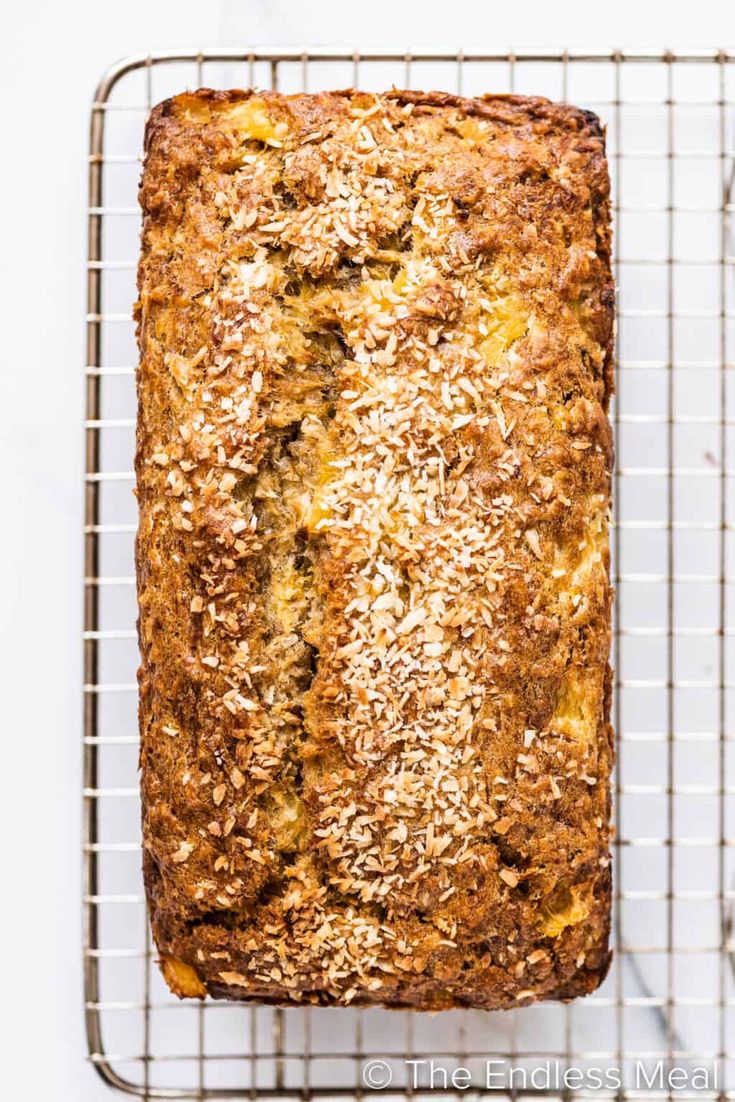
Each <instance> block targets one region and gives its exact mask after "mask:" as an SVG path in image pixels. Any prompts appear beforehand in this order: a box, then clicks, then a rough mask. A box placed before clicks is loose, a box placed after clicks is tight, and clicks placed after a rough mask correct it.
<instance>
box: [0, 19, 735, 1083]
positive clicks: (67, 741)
mask: <svg viewBox="0 0 735 1102" xmlns="http://www.w3.org/2000/svg"><path fill="white" fill-rule="evenodd" d="M724 10H725V7H724V5H723V4H721V3H719V2H717V0H699V2H698V3H697V4H696V6H694V5H681V6H674V5H671V4H668V3H659V2H653V3H649V4H647V5H642V4H640V3H634V2H630V0H622V2H619V3H616V4H615V5H611V6H609V7H605V6H603V5H600V4H590V3H563V2H561V3H557V4H550V3H548V0H545V2H536V0H526V3H524V4H508V5H497V4H490V3H488V4H480V3H477V0H475V2H472V0H452V2H451V3H446V2H445V3H439V2H437V0H423V2H422V3H407V2H404V3H402V4H399V3H397V2H396V0H370V2H369V4H367V5H348V4H345V3H344V2H335V0H312V2H311V3H309V4H296V3H294V4H289V3H286V2H274V3H267V2H266V0H258V2H255V0H254V2H251V3H239V2H237V0H220V2H217V0H209V2H208V3H206V4H205V3H203V2H202V0H198V2H197V3H193V2H191V0H178V2H169V0H167V2H160V3H153V2H151V0H147V2H142V0H126V2H125V3H124V4H122V3H121V4H102V3H100V2H99V0H97V2H96V3H92V2H91V0H67V2H66V3H63V4H60V3H58V2H56V3H52V2H50V0H45V2H44V0H26V2H24V3H15V4H13V5H8V6H6V8H5V11H4V14H3V15H2V17H0V19H1V20H2V24H1V25H0V36H1V37H2V40H3V42H4V51H3V53H4V57H3V62H2V66H0V106H1V110H0V118H1V119H2V145H3V167H2V171H0V192H1V193H2V194H1V202H0V209H2V210H3V212H4V215H5V217H4V220H3V227H2V231H3V232H2V238H1V239H0V282H1V287H0V302H2V304H3V315H4V318H5V339H4V341H3V343H2V348H1V350H0V360H1V369H0V388H1V389H0V408H1V409H2V411H3V416H2V418H1V419H0V460H1V461H2V466H1V467H0V470H2V473H3V494H2V511H1V512H0V516H2V518H3V535H2V538H1V539H0V556H1V561H2V566H3V578H4V587H3V589H4V592H3V600H2V612H1V613H0V648H1V651H2V660H3V664H2V669H3V674H4V676H3V679H2V680H3V697H2V713H1V714H2V737H3V742H4V751H3V755H2V759H1V760H2V765H3V774H4V776H3V784H2V791H3V799H2V801H1V804H2V816H3V837H4V838H5V839H6V846H5V854H4V860H3V874H4V875H3V883H4V893H3V894H4V907H3V921H2V923H1V926H2V929H3V932H4V936H3V939H2V945H3V948H4V952H3V954H2V957H3V963H2V979H3V988H4V991H5V1006H6V1007H7V1009H8V1014H7V1017H6V1024H5V1043H4V1044H3V1050H4V1052H3V1064H4V1067H3V1069H2V1080H1V1081H2V1084H3V1088H4V1089H3V1095H4V1097H7V1098H13V1099H25V1098H30V1097H33V1098H38V1099H49V1100H51V1099H53V1100H55V1102H56V1100H58V1102H66V1100H69V1102H92V1100H95V1099H100V1100H101V1099H104V1098H107V1097H110V1096H109V1092H108V1091H107V1089H106V1088H104V1087H103V1085H102V1084H101V1083H100V1082H99V1081H98V1080H97V1079H96V1077H95V1075H94V1074H93V1072H92V1071H91V1070H90V1068H89V1067H87V1066H86V1065H85V1064H84V1062H83V1034H82V1015H81V969H80V953H79V944H80V924H81V916H80V908H79V893H80V887H79V881H80V860H79V836H80V804H79V778H80V753H79V723H80V701H79V682H80V658H81V653H80V644H79V638H80V624H81V536H80V531H81V468H82V434H81V427H80V426H81V416H82V401H83V387H82V373H81V366H82V364H83V335H84V333H83V324H82V310H83V293H84V278H83V266H82V265H83V254H84V234H85V224H84V217H83V208H84V204H85V200H86V194H85V192H86V176H85V167H84V156H85V151H86V140H87V125H88V122H87V119H88V114H87V109H88V102H89V99H90V97H91V94H92V90H93V88H94V85H95V83H96V80H97V78H98V76H99V75H100V73H101V72H102V71H103V70H104V69H105V68H106V67H107V65H108V64H109V63H110V62H112V61H113V60H115V59H116V58H118V57H120V56H122V55H124V54H127V53H132V52H139V51H147V50H149V49H154V48H167V47H175V46H190V45H227V46H246V45H248V44H264V43H279V44H281V43H282V44H284V45H302V44H317V43H318V44H340V45H357V44H360V45H381V44H388V45H404V44H405V45H406V46H408V45H411V46H413V47H416V46H419V45H424V46H451V47H455V46H458V45H463V44H464V45H474V46H478V45H487V46H488V47H493V48H500V49H503V48H506V47H507V46H508V45H509V44H513V45H515V46H523V45H527V46H535V47H549V48H560V47H563V46H570V47H595V48H609V47H612V46H616V45H625V46H649V45H650V46H656V47H659V46H663V45H672V46H676V47H682V48H685V47H694V46H703V47H704V46H715V45H720V44H723V42H722V40H723V39H727V38H728V37H729V38H730V39H732V37H733V36H732V30H733V28H732V25H730V26H729V27H728V26H727V24H726V22H725V17H724V15H723V13H724ZM724 44H727V43H724Z"/></svg>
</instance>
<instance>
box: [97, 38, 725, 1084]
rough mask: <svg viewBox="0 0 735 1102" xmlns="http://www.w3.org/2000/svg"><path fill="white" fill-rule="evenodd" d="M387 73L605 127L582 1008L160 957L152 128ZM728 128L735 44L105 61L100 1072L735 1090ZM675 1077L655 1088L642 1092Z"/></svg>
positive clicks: (192, 54) (100, 95) (100, 311)
mask: <svg viewBox="0 0 735 1102" xmlns="http://www.w3.org/2000/svg"><path fill="white" fill-rule="evenodd" d="M391 84H397V85H402V86H404V87H419V88H420V87H423V88H436V87H438V88H444V89H448V90H451V89H457V90H459V91H462V92H464V93H467V94H471V93H475V92H481V91H483V90H487V89H492V90H494V91H518V92H527V93H541V94H547V95H549V96H550V97H551V98H554V99H562V100H566V99H568V100H569V101H570V102H576V103H579V104H581V105H583V106H587V107H591V108H592V109H594V110H596V111H597V112H598V113H599V114H600V115H601V117H602V118H603V120H604V121H605V122H606V123H607V126H608V146H609V154H610V162H611V170H612V175H613V186H614V195H615V213H616V237H615V261H616V271H617V278H618V286H619V330H618V367H617V382H618V393H617V398H616V401H615V409H614V419H615V429H616V434H617V452H618V467H617V472H616V476H615V481H616V499H615V520H616V525H615V530H614V573H615V581H616V586H617V594H618V596H617V602H616V606H615V629H616V630H615V650H614V658H615V667H616V696H615V719H616V727H617V732H618V767H617V773H616V777H617V781H616V795H617V829H618V837H617V842H616V883H617V892H616V899H615V937H614V940H615V945H616V957H615V963H614V966H613V969H612V971H611V975H610V976H609V977H608V980H607V981H606V983H605V984H604V986H603V987H602V989H601V990H600V992H599V993H598V994H596V995H594V996H592V997H590V998H588V999H586V1000H584V1001H582V1002H578V1003H575V1004H573V1005H571V1006H568V1007H561V1006H540V1007H531V1008H526V1009H523V1010H520V1011H516V1012H512V1013H510V1014H507V1013H506V1014H484V1013H481V1012H472V1011H464V1012H451V1013H447V1014H444V1015H439V1016H436V1017H431V1016H429V1015H421V1014H416V1015H414V1014H411V1013H400V1014H397V1013H396V1012H386V1011H379V1010H370V1011H360V1010H344V1011H334V1010H331V1011H328V1010H316V1009H312V1010H308V1009H303V1010H302V1009H299V1010H280V1009H272V1008H265V1007H264V1008H252V1007H247V1008H246V1007H241V1006H237V1005H233V1004H221V1003H213V1002H207V1003H205V1004H203V1005H201V1006H192V1005H191V1004H187V1003H178V1002H177V1001H176V1000H175V999H173V998H172V997H171V996H170V995H169V994H168V992H167V991H166V989H165V986H164V985H163V983H162V981H161V979H160V977H159V975H158V970H157V968H156V965H155V962H154V960H153V956H152V950H151V944H150V940H149V934H148V927H147V922H146V917H145V907H144V900H143V894H142V884H141V878H140V872H139V865H140V843H139V825H138V816H139V807H138V789H137V776H136V765H137V735H136V726H137V725H136V715H135V708H136V685H135V677H134V674H135V667H136V665H137V650H136V644H135V634H134V622H135V606H134V589H133V577H132V574H133V558H132V539H133V532H134V525H135V508H134V500H133V496H132V493H131V484H132V479H133V475H132V455H133V443H134V382H133V371H134V363H135V358H136V351H135V346H134V332H133V325H132V322H131V319H130V304H131V302H132V300H133V298H134V295H135V290H134V278H135V257H136V253H137V234H138V230H139V215H138V209H137V206H136V187H137V178H138V174H139V162H140V152H141V139H142V132H143V123H144V119H145V116H146V114H147V112H148V111H149V109H150V107H151V105H152V104H153V103H154V102H157V101H158V100H160V99H162V98H164V97H165V96H166V95H169V94H172V93H174V92H176V91H180V90H182V89H183V88H185V87H199V86H202V85H209V86H213V87H232V86H258V87H273V88H280V89H281V90H284V91H296V90H300V89H308V90H310V91H315V90H318V89H319V88H329V87H344V86H347V85H353V86H355V87H362V88H368V89H369V88H381V87H383V88H384V87H389V86H390V85H391ZM734 138H735V54H732V53H728V52H725V51H717V52H715V51H712V52H701V53H691V54H687V55H681V54H673V53H671V52H662V53H635V54H633V53H625V52H622V51H614V52H611V53H607V54H596V53H585V54H582V53H570V52H564V53H559V54H550V53H546V54H541V53H530V52H525V51H524V52H522V53H521V52H518V53H514V52H509V53H504V54H500V53H495V54H493V53H480V52H477V51H474V50H466V51H462V50H460V51H458V52H456V53H452V52H446V51H445V52H422V53H414V54H412V53H410V52H405V51H400V50H396V51H393V50H379V51H372V52H364V51H363V52H356V51H350V50H345V51H334V50H309V51H308V52H301V51H298V50H289V49H283V50H280V49H279V50H252V51H235V50H206V51H201V52H197V51H179V52H173V53H159V54H154V55H151V56H141V57H134V58H129V59H127V60H125V61H124V62H121V63H120V64H118V65H117V66H115V67H114V68H113V69H112V70H111V71H110V72H109V73H108V74H107V75H106V76H105V77H104V79H103V80H102V82H101V84H100V86H99V88H98V90H97V93H96V97H95V101H94V103H93V107H92V116H91V149H90V158H89V173H90V177H89V179H90V206H89V261H88V313H87V318H86V323H87V346H88V363H87V367H86V373H87V419H86V422H85V428H86V477H85V489H86V522H85V573H86V578H85V630H84V666H85V685H84V870H85V886H84V915H85V923H84V955H85V1008H86V1022H87V1031H88V1037H89V1052H90V1059H91V1061H92V1062H93V1064H94V1066H95V1067H96V1068H97V1069H98V1071H99V1072H100V1073H101V1075H102V1076H103V1078H104V1079H106V1080H107V1081H108V1082H109V1083H111V1084H113V1085H115V1086H117V1087H119V1088H122V1089H123V1090H124V1091H127V1092H128V1093H131V1094H136V1095H138V1096H140V1097H144V1098H198V1099H203V1098H222V1097H243V1098H251V1099H252V1098H256V1097H257V1096H261V1095H264V1096H269V1097H284V1098H285V1097H290V1096H295V1095H298V1096H300V1097H302V1098H312V1097H317V1096H324V1095H332V1096H334V1095H338V1096H344V1097H354V1096H357V1097H358V1098H359V1097H362V1095H363V1093H364V1083H363V1079H362V1072H363V1068H364V1065H365V1063H366V1061H368V1060H370V1059H372V1058H375V1057H381V1058H384V1059H386V1060H387V1061H388V1062H389V1065H390V1067H391V1071H392V1073H393V1085H392V1087H391V1088H390V1094H391V1097H393V1098H396V1097H398V1098H401V1099H404V1098H405V1099H407V1098H411V1097H413V1096H416V1097H417V1098H420V1097H421V1095H422V1093H423V1094H426V1093H429V1092H428V1086H430V1085H431V1084H429V1083H428V1082H425V1081H424V1080H423V1079H421V1081H419V1082H414V1081H412V1079H411V1076H410V1074H409V1072H408V1070H407V1068H406V1066H405V1063H404V1061H405V1058H407V1057H408V1058H411V1057H421V1056H423V1055H427V1056H433V1057H434V1059H435V1060H437V1061H438V1062H439V1063H440V1064H441V1065H442V1066H443V1067H444V1068H446V1069H449V1070H451V1069H452V1068H453V1067H455V1066H462V1067H467V1068H469V1069H471V1071H472V1075H473V1080H472V1081H473V1087H474V1088H475V1089H476V1092H480V1091H481V1090H482V1093H486V1092H485V1091H484V1089H483V1088H484V1087H485V1085H486V1083H485V1078H484V1075H485V1071H484V1060H485V1058H487V1057H494V1058H498V1059H505V1060H507V1061H508V1064H509V1065H513V1066H515V1067H516V1068H522V1069H525V1070H526V1072H527V1073H528V1072H530V1070H531V1069H533V1068H537V1069H538V1068H540V1067H541V1068H542V1067H543V1066H544V1062H545V1061H547V1060H549V1059H552V1060H556V1059H558V1060H560V1061H561V1062H562V1065H565V1066H572V1067H578V1068H581V1069H583V1070H588V1069H590V1068H591V1067H593V1066H597V1067H602V1068H606V1067H617V1068H620V1069H622V1073H623V1080H624V1082H623V1084H622V1086H620V1087H616V1086H613V1087H612V1088H611V1089H610V1090H602V1091H596V1092H594V1094H593V1093H592V1092H589V1093H586V1090H587V1088H585V1087H582V1088H580V1089H574V1088H573V1087H572V1088H570V1089H556V1088H555V1087H554V1085H553V1083H552V1085H551V1086H543V1085H542V1086H541V1087H540V1088H539V1089H535V1087H533V1088H532V1087H530V1086H528V1083H527V1084H526V1087H527V1089H524V1085H523V1083H522V1081H521V1080H519V1079H515V1080H514V1081H513V1084H511V1085H510V1086H509V1085H508V1081H507V1079H506V1080H504V1081H503V1083H502V1085H501V1086H500V1087H499V1088H498V1090H497V1093H498V1094H499V1095H500V1096H501V1097H505V1098H519V1099H520V1098H525V1097H537V1096H538V1095H543V1096H544V1097H553V1098H560V1099H561V1098H569V1097H575V1098H581V1097H592V1096H594V1097H595V1098H600V1097H606V1096H610V1097H616V1098H620V1099H627V1098H634V1097H638V1096H639V1091H638V1090H637V1089H636V1088H637V1087H638V1086H640V1084H639V1083H637V1082H636V1081H635V1078H634V1075H633V1071H634V1064H635V1061H637V1060H642V1061H645V1062H646V1063H647V1065H648V1064H650V1063H651V1062H654V1063H655V1061H656V1060H658V1059H663V1060H664V1061H665V1062H666V1063H667V1064H668V1063H671V1062H676V1063H678V1064H684V1065H685V1066H687V1065H690V1064H691V1063H692V1062H694V1063H696V1064H703V1065H708V1064H709V1065H711V1064H712V1063H713V1062H715V1061H717V1062H718V1064H719V1067H718V1080H717V1085H716V1086H714V1084H713V1083H712V1084H711V1086H712V1090H711V1091H710V1092H709V1095H706V1094H705V1095H703V1096H709V1097H716V1098H722V1099H724V1098H735V1024H734V1023H735V984H734V982H733V969H732V962H733V956H732V954H733V949H734V945H733V933H732V923H731V908H732V905H733V900H735V856H734V855H735V783H734V774H733V763H734V762H735V711H734V710H733V704H734V703H735V696H734V695H733V691H734V690H735V649H734V648H733V646H732V643H731V639H732V637H733V634H735V614H734V612H733V610H734V609H735V601H733V600H732V595H733V588H732V587H733V585H735V536H734V535H733V533H734V532H735V527H734V520H735V518H734V514H733V505H735V490H734V487H735V481H733V480H734V479H735V448H734V447H733V445H734V444H735V435H734V434H735V391H734V390H733V382H732V379H733V372H732V368H733V366H735V365H734V364H733V362H732V357H733V348H734V347H735V343H734V339H733V338H734V333H733V329H734V326H733V319H734V318H735V309H734V303H735V291H734V289H733V275H734V273H733V265H734V264H735V256H733V253H734V252H735V246H733V243H732V240H731V239H730V237H729V236H728V234H729V225H728V224H729V221H730V216H731V215H732V213H733V206H732V202H731V192H732V190H733V172H734V166H735V151H734V150H733V139H734ZM730 464H733V466H731V465H730ZM506 1071H507V1069H506ZM420 1075H423V1073H420ZM496 1082H497V1080H496ZM437 1084H438V1086H439V1088H441V1087H442V1081H441V1077H440V1078H439V1079H438V1080H435V1081H434V1084H433V1086H434V1087H436V1086H437ZM455 1093H459V1092H455ZM674 1095H675V1092H674V1091H673V1090H672V1089H669V1087H668V1086H667V1085H664V1087H663V1089H662V1090H660V1091H658V1092H657V1095H656V1096H657V1097H664V1098H666V1097H674ZM647 1097H651V1095H650V1094H648V1095H647ZM698 1097H699V1095H698Z"/></svg>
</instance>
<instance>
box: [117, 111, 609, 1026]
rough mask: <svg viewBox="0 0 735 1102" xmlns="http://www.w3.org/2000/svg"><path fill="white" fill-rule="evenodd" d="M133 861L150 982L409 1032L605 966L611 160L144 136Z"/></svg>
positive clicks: (458, 143) (343, 125) (288, 130)
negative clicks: (416, 1013)
mask: <svg viewBox="0 0 735 1102" xmlns="http://www.w3.org/2000/svg"><path fill="white" fill-rule="evenodd" d="M141 202H142V208H143V212H144V228H143V239H142V255H141V261H140V269H139V292H140V297H139V303H138V306H137V312H138V321H139V344H140V368H139V373H138V395H139V420H138V448H137V487H138V489H137V492H138V497H139V504H140V528H139V534H138V541H137V571H138V593H139V603H140V620H139V635H140V648H141V655H142V666H141V671H140V727H141V768H142V798H143V839H144V873H145V882H146V889H147V894H148V900H149V905H150V916H151V921H152V928H153V935H154V938H155V942H156V945H157V947H158V951H159V954H160V961H161V966H162V969H163V973H164V976H165V978H166V980H167V982H168V984H169V986H170V987H171V989H172V990H173V991H174V992H175V993H176V994H177V995H180V996H204V995H205V994H210V995H213V996H215V997H224V998H232V999H254V1000H259V1001H263V1002H272V1003H281V1004H310V1003H313V1004H328V1005H329V1004H332V1005H333V1004H342V1005H344V1004H350V1003H351V1004H355V1005H367V1004H382V1005H386V1006H391V1007H414V1008H418V1009H428V1010H438V1009H443V1008H451V1007H482V1008H487V1009H494V1008H501V1007H512V1006H518V1005H525V1004H528V1003H530V1002H532V1001H534V1000H538V999H544V998H554V999H568V998H571V997H573V996H575V995H581V994H585V993H586V992H589V991H591V990H593V989H594V988H595V987H596V986H597V985H598V984H599V982H600V981H601V979H602V978H603V977H604V975H605V972H606V969H607V966H608V960H609V953H608V947H607V942H608V926H609V912H610V857H609V813H610V791H609V774H610V767H611V759H612V748H611V731H610V726H609V698H610V675H609V669H608V653H609V646H610V603H611V593H610V585H609V580H608V534H607V533H608V511H609V502H610V479H611V476H610V472H611V465H612V444H611V431H610V426H609V422H608V419H607V412H606V411H607V404H608V399H609V395H610V392H611V386H612V367H611V362H612V361H611V356H612V319H613V285H612V280H611V273H610V220H609V183H608V175H607V168H606V162H605V152H604V137H603V133H602V131H601V128H600V125H599V123H598V121H597V119H596V118H595V117H594V115H591V114H589V113H587V112H583V111H580V110H577V109H575V108H572V107H568V106H559V105H555V104H551V103H549V102H547V101H545V100H542V99H525V98H521V97H517V96H488V97H485V98H479V99H463V98H460V97H457V96H452V95H445V94H440V93H429V94H423V93H419V92H400V91H393V92H389V93H386V94H384V95H372V94H363V93H359V92H337V93H330V94H326V93H325V94H319V95H306V94H304V95H296V96H283V95H279V94H276V93H268V92H266V93H250V92H239V91H235V92H227V93H222V92H212V91H207V90H204V91H199V92H195V93H191V94H184V95H181V96H177V97H176V98H175V99H172V100H168V101H167V102H165V103H162V104H160V105H159V106H158V107H157V108H156V109H155V110H154V111H153V114H152V116H151V119H150V122H149V124H148V129H147V136H146V160H145V169H144V173H143V180H142V185H141Z"/></svg>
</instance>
